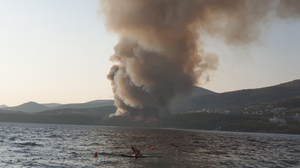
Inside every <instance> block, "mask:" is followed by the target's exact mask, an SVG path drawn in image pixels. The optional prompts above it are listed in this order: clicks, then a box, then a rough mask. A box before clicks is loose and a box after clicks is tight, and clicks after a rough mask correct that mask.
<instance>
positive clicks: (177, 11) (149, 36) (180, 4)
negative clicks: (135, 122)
mask: <svg viewBox="0 0 300 168" xmlns="http://www.w3.org/2000/svg"><path fill="white" fill-rule="evenodd" d="M299 2H300V1H298V0H295V1H293V0H287V1H272V0H244V1H243V0H103V1H102V3H101V6H102V12H103V13H104V15H105V16H106V18H107V20H106V27H107V29H108V30H109V31H113V32H115V33H117V34H119V37H120V40H119V42H118V44H117V45H116V46H115V47H114V50H115V54H114V55H112V56H111V58H110V60H111V61H112V62H114V63H115V65H114V66H113V67H112V68H111V70H110V73H109V74H108V76H107V77H108V79H109V80H110V81H111V84H112V87H113V92H114V99H115V104H116V106H117V107H118V110H117V112H116V115H125V114H127V115H131V116H141V117H145V116H147V115H151V116H156V117H159V116H163V115H164V114H166V113H168V112H169V110H170V107H169V105H170V101H171V100H172V98H174V97H175V96H176V95H178V94H189V93H190V92H191V90H192V86H195V85H197V84H199V82H200V84H201V83H202V82H207V81H209V72H210V71H214V70H216V69H217V67H218V57H217V56H216V55H215V54H213V53H206V52H205V51H204V48H203V46H204V44H205V42H204V41H203V38H202V36H203V35H209V36H212V37H216V38H219V39H220V40H223V41H224V42H225V43H226V44H230V45H245V44H248V43H251V42H252V41H253V40H255V39H256V38H257V37H258V36H259V33H260V27H261V25H262V24H264V23H265V22H268V21H269V18H270V17H272V12H271V11H276V10H277V15H278V16H279V17H280V18H289V17H295V16H297V15H299ZM294 3H295V4H297V5H298V6H293V4H294ZM273 13H274V12H273Z"/></svg>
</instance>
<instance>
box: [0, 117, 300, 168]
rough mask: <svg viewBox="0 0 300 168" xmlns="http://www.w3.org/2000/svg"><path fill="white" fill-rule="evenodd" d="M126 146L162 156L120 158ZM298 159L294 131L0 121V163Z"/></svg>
mask: <svg viewBox="0 0 300 168" xmlns="http://www.w3.org/2000/svg"><path fill="white" fill-rule="evenodd" d="M131 146H134V147H136V148H138V149H140V150H141V151H142V153H143V154H149V155H162V158H140V159H134V158H126V157H122V156H120V154H121V153H128V152H131V149H130V148H131ZM152 146H154V147H155V149H154V150H152V149H151V147H152ZM94 152H98V154H99V155H98V157H94ZM299 161H300V136H298V135H280V134H258V133H240V132H209V131H195V130H175V129H148V128H121V127H101V126H80V125H51V124H24V123H1V122H0V167H300V162H299Z"/></svg>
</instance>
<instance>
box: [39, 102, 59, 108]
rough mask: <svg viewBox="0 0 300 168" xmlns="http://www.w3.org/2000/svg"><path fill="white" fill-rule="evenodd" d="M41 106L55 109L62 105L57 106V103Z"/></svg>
mask: <svg viewBox="0 0 300 168" xmlns="http://www.w3.org/2000/svg"><path fill="white" fill-rule="evenodd" d="M42 105H44V106H47V107H49V108H55V107H58V106H61V105H62V104H59V103H45V104H42Z"/></svg>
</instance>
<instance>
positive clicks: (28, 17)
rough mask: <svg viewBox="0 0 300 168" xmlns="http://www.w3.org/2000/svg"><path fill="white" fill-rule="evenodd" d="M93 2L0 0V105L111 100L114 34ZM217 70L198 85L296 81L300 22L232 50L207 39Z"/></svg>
mask: <svg viewBox="0 0 300 168" xmlns="http://www.w3.org/2000/svg"><path fill="white" fill-rule="evenodd" d="M98 9H99V2H98V1H97V0H85V1H82V0H27V1H24V0H1V1H0V105H2V104H5V105H7V106H16V105H19V104H22V103H25V102H28V101H35V102H37V103H63V104H64V103H82V102H87V101H91V100H95V99H100V98H101V99H109V98H112V95H113V94H112V91H111V86H110V82H109V81H108V80H107V78H106V75H107V73H108V72H109V69H110V67H111V66H112V63H111V62H109V56H110V55H112V54H113V47H114V45H115V44H116V43H117V41H118V36H117V35H115V34H113V33H111V32H107V31H106V30H105V27H104V18H103V16H101V15H100V14H98ZM206 44H207V47H206V49H207V51H209V52H214V53H216V54H217V55H218V56H219V59H220V60H219V68H218V70H217V71H215V72H213V73H211V81H210V82H209V83H207V84H205V85H203V86H202V87H204V88H206V89H209V90H212V91H215V92H219V93H221V92H225V91H233V90H240V89H248V88H259V87H266V86H270V85H276V84H279V83H284V82H288V81H291V80H294V79H300V66H299V64H300V21H299V20H298V21H296V20H287V21H282V20H278V21H276V22H273V24H272V25H269V26H268V27H264V28H263V31H262V35H261V38H260V39H259V41H258V42H256V43H253V44H251V45H249V46H246V47H242V48H237V47H230V46H226V45H224V44H222V43H221V42H219V41H218V40H216V39H207V41H206Z"/></svg>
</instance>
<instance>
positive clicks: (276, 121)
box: [269, 116, 286, 124]
mask: <svg viewBox="0 0 300 168" xmlns="http://www.w3.org/2000/svg"><path fill="white" fill-rule="evenodd" d="M269 121H270V123H277V124H286V122H285V119H283V118H276V117H275V116H274V117H273V118H270V119H269Z"/></svg>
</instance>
